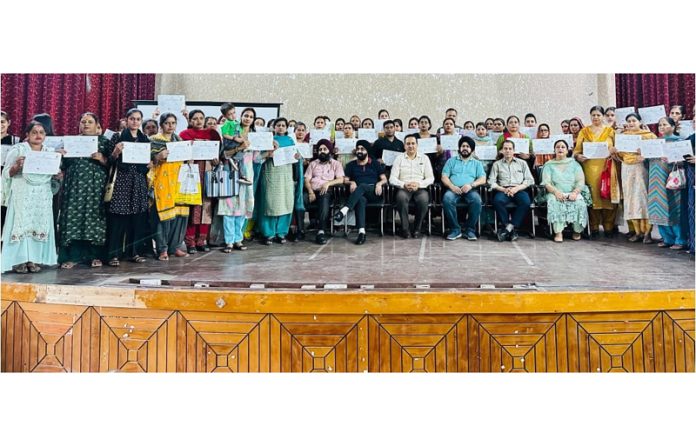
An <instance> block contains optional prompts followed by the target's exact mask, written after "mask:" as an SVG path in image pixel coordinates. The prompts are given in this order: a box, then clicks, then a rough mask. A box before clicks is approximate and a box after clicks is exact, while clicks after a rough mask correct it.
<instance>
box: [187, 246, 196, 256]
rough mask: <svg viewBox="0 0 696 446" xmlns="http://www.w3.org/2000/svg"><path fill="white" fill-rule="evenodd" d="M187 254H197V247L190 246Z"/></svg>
mask: <svg viewBox="0 0 696 446" xmlns="http://www.w3.org/2000/svg"><path fill="white" fill-rule="evenodd" d="M186 252H188V253H189V254H195V253H197V252H198V250H197V249H196V247H195V246H189V247H188V248H186Z"/></svg>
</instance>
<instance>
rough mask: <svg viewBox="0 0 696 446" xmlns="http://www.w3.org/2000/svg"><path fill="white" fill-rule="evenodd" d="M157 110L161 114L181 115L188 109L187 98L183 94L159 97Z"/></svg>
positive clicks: (161, 95)
mask: <svg viewBox="0 0 696 446" xmlns="http://www.w3.org/2000/svg"><path fill="white" fill-rule="evenodd" d="M157 108H159V111H160V113H161V114H164V113H174V114H180V113H181V110H183V109H185V108H186V97H185V96H184V95H182V94H160V95H157Z"/></svg>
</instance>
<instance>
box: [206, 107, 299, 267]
mask: <svg viewBox="0 0 696 446" xmlns="http://www.w3.org/2000/svg"><path fill="white" fill-rule="evenodd" d="M255 119H256V112H255V111H254V109H253V108H245V109H244V110H242V114H241V120H240V123H239V126H238V127H237V134H236V135H235V136H236V137H237V138H241V140H242V142H241V143H240V144H239V146H237V147H235V148H233V149H230V150H226V151H225V157H227V156H232V157H234V159H235V160H236V161H237V163H238V165H239V166H240V169H241V170H242V171H245V172H248V177H247V179H248V180H250V181H251V182H252V184H253V186H254V187H248V186H240V187H239V194H238V195H235V196H233V197H223V198H219V199H218V207H217V215H220V216H222V221H223V231H224V234H225V248H224V249H223V250H222V251H223V252H225V253H228V254H229V253H231V252H232V250H233V249H234V250H237V251H245V250H246V249H247V247H246V246H244V245H243V243H242V242H243V241H244V226H245V225H246V222H247V219H250V218H251V217H252V215H253V213H254V189H255V186H256V184H257V181H254V178H255V174H256V172H255V171H254V167H253V161H254V152H253V151H252V150H251V144H250V142H249V133H253V132H255V131H256V129H255V128H254V120H255ZM297 125H298V127H299V124H297ZM302 126H303V127H304V124H302ZM296 128H297V127H296ZM303 137H304V135H303ZM223 162H225V163H229V161H228V160H224V161H223Z"/></svg>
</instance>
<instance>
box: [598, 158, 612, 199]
mask: <svg viewBox="0 0 696 446" xmlns="http://www.w3.org/2000/svg"><path fill="white" fill-rule="evenodd" d="M599 196H600V197H602V199H603V200H610V199H611V159H608V160H607V162H606V163H605V164H604V170H603V171H602V175H601V176H600V177H599Z"/></svg>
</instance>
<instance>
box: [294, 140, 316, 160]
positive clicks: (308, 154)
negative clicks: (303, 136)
mask: <svg viewBox="0 0 696 446" xmlns="http://www.w3.org/2000/svg"><path fill="white" fill-rule="evenodd" d="M295 149H296V150H297V153H299V154H300V156H302V158H305V159H312V157H313V156H314V153H313V152H312V146H310V145H309V144H308V143H306V142H303V143H300V144H295Z"/></svg>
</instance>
